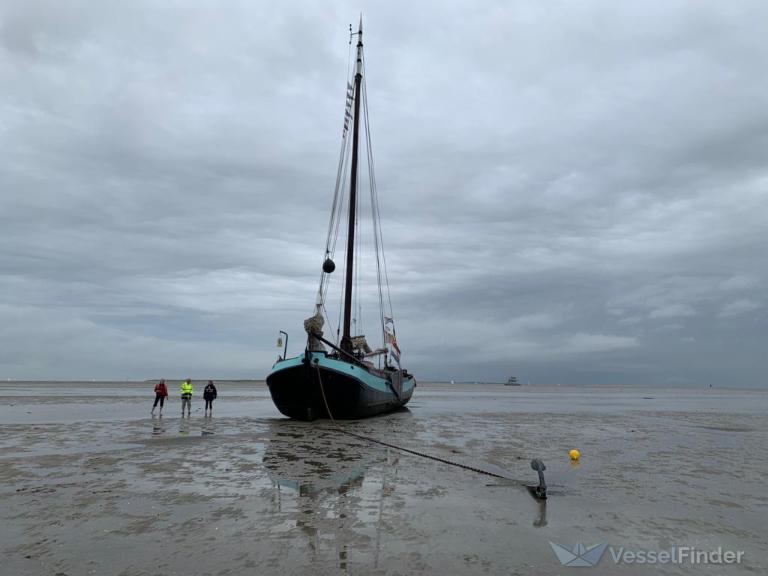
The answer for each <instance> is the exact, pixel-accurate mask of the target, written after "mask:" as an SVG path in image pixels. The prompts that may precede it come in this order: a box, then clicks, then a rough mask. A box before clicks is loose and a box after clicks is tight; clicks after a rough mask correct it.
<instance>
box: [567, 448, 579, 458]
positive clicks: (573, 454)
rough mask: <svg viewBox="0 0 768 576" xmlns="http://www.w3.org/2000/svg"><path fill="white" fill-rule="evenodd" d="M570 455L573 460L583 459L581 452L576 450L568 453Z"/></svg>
mask: <svg viewBox="0 0 768 576" xmlns="http://www.w3.org/2000/svg"><path fill="white" fill-rule="evenodd" d="M568 455H569V456H570V457H571V460H578V459H579V458H581V452H579V451H578V450H576V449H573V450H571V451H570V452H568Z"/></svg>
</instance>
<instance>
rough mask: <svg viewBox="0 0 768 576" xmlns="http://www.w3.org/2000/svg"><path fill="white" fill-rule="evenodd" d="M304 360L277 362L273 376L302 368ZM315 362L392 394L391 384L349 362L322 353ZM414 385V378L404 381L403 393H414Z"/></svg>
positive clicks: (314, 353) (315, 354)
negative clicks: (298, 367)
mask: <svg viewBox="0 0 768 576" xmlns="http://www.w3.org/2000/svg"><path fill="white" fill-rule="evenodd" d="M302 360H304V356H303V355H302V356H296V357H295V358H288V359H286V360H278V361H277V362H275V365H274V366H272V372H271V374H274V373H275V372H280V371H281V370H285V369H286V368H293V367H295V366H301V365H302ZM315 360H318V364H319V365H320V366H322V367H323V368H327V369H328V370H333V371H334V372H339V373H341V374H346V375H347V376H351V377H352V378H355V379H356V380H359V381H360V382H362V383H363V384H365V385H366V386H369V387H370V388H373V389H374V390H378V391H379V392H386V393H390V394H391V393H392V388H390V386H389V382H387V381H386V380H384V379H383V378H379V377H378V376H374V375H373V374H371V373H370V372H367V371H366V370H363V369H362V368H360V367H359V366H355V365H354V364H350V363H349V362H344V361H342V360H334V359H333V358H328V357H327V356H326V355H325V354H323V353H322V352H321V353H318V352H312V360H311V362H312V363H313V364H314V362H315ZM414 383H415V381H414V379H413V377H410V378H405V379H403V393H404V394H405V393H407V392H409V391H412V390H413V386H414Z"/></svg>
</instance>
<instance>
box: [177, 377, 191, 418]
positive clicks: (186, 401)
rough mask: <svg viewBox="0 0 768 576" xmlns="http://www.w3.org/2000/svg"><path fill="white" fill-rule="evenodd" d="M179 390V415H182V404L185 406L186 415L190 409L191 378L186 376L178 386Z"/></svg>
mask: <svg viewBox="0 0 768 576" xmlns="http://www.w3.org/2000/svg"><path fill="white" fill-rule="evenodd" d="M179 390H181V416H182V417H183V416H184V406H186V407H187V416H189V414H190V412H191V411H192V380H190V379H189V378H187V379H186V380H184V382H182V383H181V386H180V387H179Z"/></svg>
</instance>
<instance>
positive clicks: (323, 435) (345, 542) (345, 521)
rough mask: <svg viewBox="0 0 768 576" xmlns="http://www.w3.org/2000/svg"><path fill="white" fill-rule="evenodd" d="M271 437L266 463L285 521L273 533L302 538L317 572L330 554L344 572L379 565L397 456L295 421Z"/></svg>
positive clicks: (273, 428) (275, 430) (276, 426)
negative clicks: (385, 516)
mask: <svg viewBox="0 0 768 576" xmlns="http://www.w3.org/2000/svg"><path fill="white" fill-rule="evenodd" d="M310 431H311V432H312V435H311V436H309V435H307V432H310ZM269 436H270V442H269V444H268V445H267V446H266V451H265V453H264V459H263V465H264V467H265V469H266V472H267V475H268V476H269V479H270V480H271V482H272V485H273V488H274V496H275V505H276V508H277V513H278V516H280V517H282V518H283V522H282V523H281V524H280V525H279V526H273V531H272V533H273V534H275V532H277V533H278V534H279V533H280V532H281V531H283V532H290V533H291V534H290V535H288V534H285V536H286V537H289V538H290V537H291V536H294V537H295V535H296V534H297V531H298V532H299V533H301V534H302V535H303V537H304V539H305V540H306V544H307V551H308V555H309V558H307V560H309V561H310V562H311V563H312V565H313V566H316V567H318V568H320V567H322V566H324V565H327V563H328V562H329V560H330V559H329V556H330V557H331V558H333V560H331V562H333V564H334V566H333V568H334V569H336V568H337V567H338V569H340V570H342V571H343V572H345V573H346V572H347V571H348V570H349V568H350V562H353V561H355V559H356V563H357V564H358V565H360V566H362V565H366V566H370V565H371V563H373V565H374V567H378V562H379V555H380V549H381V524H382V517H383V516H384V515H385V512H386V510H385V508H386V506H385V497H386V496H389V495H392V493H393V490H392V486H394V483H395V479H396V477H397V473H398V468H397V466H398V464H399V454H397V453H396V452H395V451H393V450H389V449H381V450H379V449H374V450H371V446H370V444H368V443H366V442H364V441H361V440H357V439H355V438H353V437H350V436H346V435H344V434H343V433H341V432H338V431H335V430H333V429H331V428H328V429H327V431H326V430H322V431H320V430H318V429H317V428H310V427H309V426H307V425H303V426H302V425H299V423H297V422H290V421H277V422H275V423H274V424H273V425H272V426H271V432H270V435H269ZM372 540H373V542H372ZM372 544H373V546H372ZM371 556H373V557H371ZM350 557H351V558H350ZM329 567H330V566H329Z"/></svg>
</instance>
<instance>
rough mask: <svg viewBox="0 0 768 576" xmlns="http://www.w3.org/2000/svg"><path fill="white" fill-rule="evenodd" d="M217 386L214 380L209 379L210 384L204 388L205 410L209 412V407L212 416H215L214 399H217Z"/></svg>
mask: <svg viewBox="0 0 768 576" xmlns="http://www.w3.org/2000/svg"><path fill="white" fill-rule="evenodd" d="M216 396H217V393H216V386H214V384H213V380H208V384H207V386H206V387H205V390H203V399H204V400H205V412H206V414H207V413H208V409H210V410H211V416H213V401H214V400H216Z"/></svg>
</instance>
